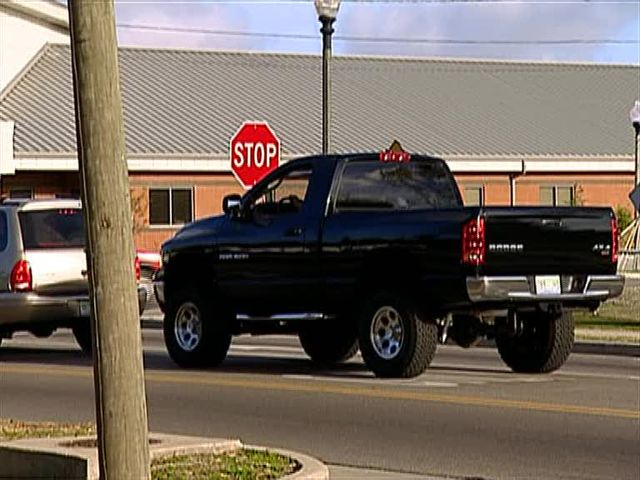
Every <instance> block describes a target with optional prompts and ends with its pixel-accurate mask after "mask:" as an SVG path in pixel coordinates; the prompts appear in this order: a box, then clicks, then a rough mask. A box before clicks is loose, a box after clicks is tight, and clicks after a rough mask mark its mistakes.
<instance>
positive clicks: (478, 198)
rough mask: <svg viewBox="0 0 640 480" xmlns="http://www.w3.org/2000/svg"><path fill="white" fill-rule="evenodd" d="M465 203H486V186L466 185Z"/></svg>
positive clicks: (470, 204)
mask: <svg viewBox="0 0 640 480" xmlns="http://www.w3.org/2000/svg"><path fill="white" fill-rule="evenodd" d="M464 204H465V205H469V206H482V205H484V186H483V185H472V186H468V187H464Z"/></svg>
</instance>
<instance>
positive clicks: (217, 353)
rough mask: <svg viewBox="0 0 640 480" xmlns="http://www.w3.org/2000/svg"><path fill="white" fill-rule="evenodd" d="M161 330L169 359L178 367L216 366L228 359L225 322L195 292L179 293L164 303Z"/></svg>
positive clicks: (206, 301) (228, 333) (228, 336)
mask: <svg viewBox="0 0 640 480" xmlns="http://www.w3.org/2000/svg"><path fill="white" fill-rule="evenodd" d="M163 326H164V341H165V345H166V346H167V350H168V351H169V356H170V357H171V359H172V360H173V361H174V362H176V363H177V364H178V365H179V366H181V367H184V368H194V367H204V366H216V365H219V364H220V363H222V361H223V360H224V359H225V357H226V356H227V351H228V350H229V345H230V344H231V332H230V328H229V323H228V321H227V318H226V316H225V315H224V314H223V313H222V312H219V313H217V314H216V313H214V311H213V305H212V303H211V302H210V301H208V300H205V299H204V298H203V297H201V296H200V295H199V294H197V293H196V292H193V291H182V292H179V293H178V294H176V295H175V296H174V297H173V298H171V299H170V300H169V301H168V302H167V309H166V314H165V317H164V325H163Z"/></svg>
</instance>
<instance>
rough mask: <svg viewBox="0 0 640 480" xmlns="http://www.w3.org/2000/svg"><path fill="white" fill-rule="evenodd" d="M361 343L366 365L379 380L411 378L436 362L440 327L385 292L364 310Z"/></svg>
mask: <svg viewBox="0 0 640 480" xmlns="http://www.w3.org/2000/svg"><path fill="white" fill-rule="evenodd" d="M358 340H359V344H360V351H361V352H362V357H363V358H364V362H365V364H366V365H367V367H369V368H370V369H371V370H372V371H373V373H374V374H375V375H376V376H378V377H401V378H411V377H416V376H418V375H420V374H421V373H422V372H424V371H425V370H426V368H427V367H428V366H429V364H430V363H431V360H433V357H434V355H435V352H436V347H437V344H438V328H437V326H436V325H435V324H434V323H428V322H426V321H424V320H422V319H421V318H420V316H419V315H418V313H417V312H416V310H415V309H414V308H413V307H412V305H411V303H410V302H408V301H406V300H405V299H403V298H402V297H400V296H398V295H395V294H391V293H382V294H379V295H376V296H375V297H374V298H373V299H372V300H371V301H370V302H369V303H368V305H367V306H366V307H365V308H364V309H363V311H362V316H361V318H360V322H359V329H358Z"/></svg>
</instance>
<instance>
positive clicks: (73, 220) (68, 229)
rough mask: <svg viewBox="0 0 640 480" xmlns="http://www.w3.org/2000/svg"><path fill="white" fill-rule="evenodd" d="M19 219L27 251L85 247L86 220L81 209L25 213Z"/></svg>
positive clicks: (20, 214)
mask: <svg viewBox="0 0 640 480" xmlns="http://www.w3.org/2000/svg"><path fill="white" fill-rule="evenodd" d="M18 217H19V220H20V229H21V231H22V243H23V245H24V248H25V250H36V249H50V248H83V247H84V246H85V239H84V233H85V232H84V220H83V217H82V210H81V209H79V208H59V209H52V210H33V211H31V210H30V211H23V212H20V213H19V214H18Z"/></svg>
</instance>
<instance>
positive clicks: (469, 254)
mask: <svg viewBox="0 0 640 480" xmlns="http://www.w3.org/2000/svg"><path fill="white" fill-rule="evenodd" d="M484 257H485V228H484V218H483V217H478V218H473V219H471V220H469V221H468V222H467V223H465V224H464V225H463V226H462V263H466V264H468V265H482V264H483V263H484Z"/></svg>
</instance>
